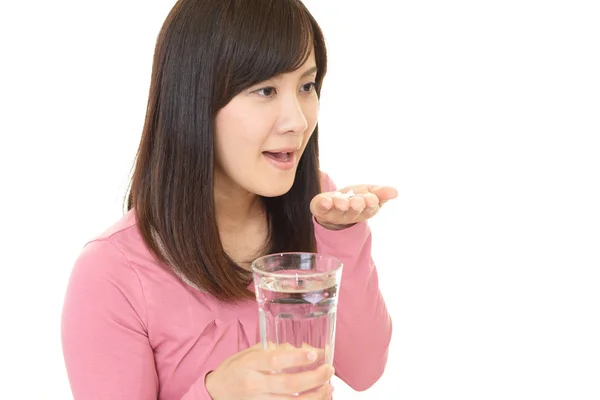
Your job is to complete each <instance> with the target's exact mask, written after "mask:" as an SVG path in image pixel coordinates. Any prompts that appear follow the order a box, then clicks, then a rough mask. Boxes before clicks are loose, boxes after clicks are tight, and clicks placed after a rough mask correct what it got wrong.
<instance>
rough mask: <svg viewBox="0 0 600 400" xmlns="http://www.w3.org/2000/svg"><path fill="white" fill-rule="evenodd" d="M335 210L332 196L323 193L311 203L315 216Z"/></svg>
mask: <svg viewBox="0 0 600 400" xmlns="http://www.w3.org/2000/svg"><path fill="white" fill-rule="evenodd" d="M332 208H333V198H332V196H330V195H328V194H325V193H321V194H319V195H317V196H315V197H314V198H313V199H312V200H311V202H310V209H311V211H312V213H313V214H314V215H315V216H321V215H325V214H327V213H328V212H329V211H330V210H331V209H332Z"/></svg>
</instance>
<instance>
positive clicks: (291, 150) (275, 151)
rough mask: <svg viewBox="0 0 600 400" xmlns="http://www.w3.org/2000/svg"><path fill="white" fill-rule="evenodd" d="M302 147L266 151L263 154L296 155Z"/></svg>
mask: <svg viewBox="0 0 600 400" xmlns="http://www.w3.org/2000/svg"><path fill="white" fill-rule="evenodd" d="M300 147H301V146H298V147H281V148H278V149H271V150H265V151H263V153H295V152H297V151H298V150H300Z"/></svg>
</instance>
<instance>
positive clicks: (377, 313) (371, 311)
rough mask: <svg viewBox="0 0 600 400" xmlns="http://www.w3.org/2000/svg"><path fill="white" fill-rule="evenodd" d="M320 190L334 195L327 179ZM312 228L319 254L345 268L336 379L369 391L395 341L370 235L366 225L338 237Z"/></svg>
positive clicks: (338, 321)
mask: <svg viewBox="0 0 600 400" xmlns="http://www.w3.org/2000/svg"><path fill="white" fill-rule="evenodd" d="M322 189H323V191H326V192H329V191H335V190H336V187H335V185H334V183H333V182H332V181H331V179H330V178H329V176H328V175H327V174H325V173H323V176H322ZM313 222H314V225H315V236H316V240H317V247H318V251H319V252H321V253H325V254H330V255H332V256H334V257H337V258H339V259H340V260H341V261H342V262H343V264H344V267H343V270H342V281H341V284H340V289H339V293H338V309H337V322H336V341H335V355H334V367H335V369H336V375H337V376H338V377H339V378H340V379H341V380H343V381H344V382H346V384H348V385H349V386H350V387H352V388H353V389H354V390H358V391H362V390H366V389H368V388H369V387H371V386H372V385H373V384H374V383H375V382H377V381H378V380H379V378H380V377H381V375H382V374H383V371H384V369H385V366H386V364H387V357H388V348H389V344H390V340H391V336H392V320H391V318H390V315H389V313H388V311H387V307H386V304H385V301H384V299H383V296H382V294H381V292H380V290H379V281H378V275H377V269H376V268H375V263H374V262H373V259H372V257H371V231H370V229H369V227H368V225H367V222H366V221H365V222H360V223H357V224H355V225H353V226H351V227H348V228H346V229H343V230H339V231H333V230H328V229H326V228H324V227H322V226H321V225H319V224H318V223H317V222H316V220H314V218H313Z"/></svg>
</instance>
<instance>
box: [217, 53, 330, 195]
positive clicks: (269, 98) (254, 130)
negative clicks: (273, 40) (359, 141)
mask: <svg viewBox="0 0 600 400" xmlns="http://www.w3.org/2000/svg"><path fill="white" fill-rule="evenodd" d="M316 75H317V71H316V61H315V57H314V53H313V52H311V55H310V56H309V57H308V59H307V60H306V62H305V63H304V65H302V66H301V67H300V68H298V69H297V70H295V71H292V72H290V73H286V74H283V75H280V76H276V77H273V78H271V79H269V80H267V81H265V82H261V83H259V84H257V85H254V86H252V87H250V88H248V89H246V90H244V91H242V92H241V93H239V94H238V95H236V96H235V97H234V98H233V99H231V101H230V102H229V103H228V104H227V105H226V106H225V107H223V108H222V109H221V110H220V111H219V112H218V113H217V116H216V122H215V129H216V132H215V147H216V151H215V156H216V168H215V183H216V187H217V188H218V189H219V190H225V191H227V192H231V191H233V192H235V191H238V190H239V189H242V190H243V191H245V192H249V193H253V194H257V195H260V196H265V197H273V196H280V195H282V194H285V193H286V192H287V191H289V190H290V188H291V187H292V184H293V183H294V177H295V174H296V168H297V167H298V161H299V160H300V157H301V156H302V154H303V152H304V149H305V148H306V144H307V142H308V140H309V138H310V136H311V135H312V133H313V131H314V129H315V127H316V125H317V117H318V111H319V99H318V97H317V92H316V91H315V85H314V82H315V79H316Z"/></svg>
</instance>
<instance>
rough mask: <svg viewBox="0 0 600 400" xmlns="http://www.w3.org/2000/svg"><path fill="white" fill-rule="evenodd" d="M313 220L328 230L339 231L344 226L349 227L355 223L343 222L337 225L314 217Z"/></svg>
mask: <svg viewBox="0 0 600 400" xmlns="http://www.w3.org/2000/svg"><path fill="white" fill-rule="evenodd" d="M315 220H316V221H317V223H318V224H319V225H321V226H322V227H323V228H325V229H327V230H330V231H341V230H343V229H346V228H350V227H351V226H354V225H356V223H352V224H344V225H338V224H329V223H327V222H321V221H319V219H318V218H315Z"/></svg>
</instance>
